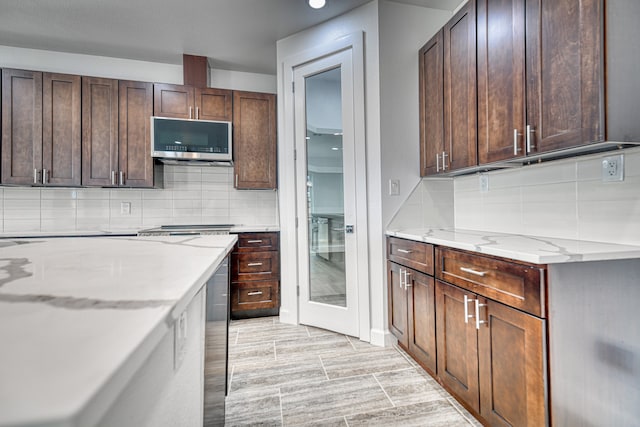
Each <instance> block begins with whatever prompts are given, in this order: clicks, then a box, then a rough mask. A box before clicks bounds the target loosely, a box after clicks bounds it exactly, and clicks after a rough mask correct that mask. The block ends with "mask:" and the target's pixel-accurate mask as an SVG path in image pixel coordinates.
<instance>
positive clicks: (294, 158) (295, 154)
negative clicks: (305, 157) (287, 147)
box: [293, 150, 298, 160]
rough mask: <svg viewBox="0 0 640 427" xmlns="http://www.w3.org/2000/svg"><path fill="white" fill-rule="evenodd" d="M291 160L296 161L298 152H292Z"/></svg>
mask: <svg viewBox="0 0 640 427" xmlns="http://www.w3.org/2000/svg"><path fill="white" fill-rule="evenodd" d="M293 160H298V150H293Z"/></svg>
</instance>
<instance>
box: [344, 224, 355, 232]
mask: <svg viewBox="0 0 640 427" xmlns="http://www.w3.org/2000/svg"><path fill="white" fill-rule="evenodd" d="M344 232H345V233H347V234H353V225H345V226H344Z"/></svg>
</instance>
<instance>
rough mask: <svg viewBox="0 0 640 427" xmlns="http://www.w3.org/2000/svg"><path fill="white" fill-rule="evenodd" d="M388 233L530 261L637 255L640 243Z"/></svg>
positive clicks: (446, 231) (438, 231) (440, 231)
mask: <svg viewBox="0 0 640 427" xmlns="http://www.w3.org/2000/svg"><path fill="white" fill-rule="evenodd" d="M386 234H387V235H388V236H395V237H400V238H403V239H409V240H415V241H418V242H426V243H431V244H434V245H442V246H449V247H452V248H457V249H464V250H468V251H473V252H478V253H482V254H487V255H495V256H499V257H504V258H510V259H514V260H517V261H523V262H529V263H534V264H558V263H569V262H585V261H607V260H616V259H629V258H640V246H632V245H619V244H615V243H600V242H591V241H584V240H570V239H557V238H552V237H536V236H525V235H520V234H505V233H493V232H488V231H474V230H461V229H453V228H407V229H400V230H387V232H386Z"/></svg>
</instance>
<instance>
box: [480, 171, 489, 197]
mask: <svg viewBox="0 0 640 427" xmlns="http://www.w3.org/2000/svg"><path fill="white" fill-rule="evenodd" d="M487 191H489V175H487V174H480V192H481V193H486V192H487Z"/></svg>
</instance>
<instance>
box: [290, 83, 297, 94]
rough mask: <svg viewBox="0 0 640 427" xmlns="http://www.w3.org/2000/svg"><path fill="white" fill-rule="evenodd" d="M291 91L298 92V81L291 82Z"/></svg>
mask: <svg viewBox="0 0 640 427" xmlns="http://www.w3.org/2000/svg"><path fill="white" fill-rule="evenodd" d="M291 92H293V93H296V82H291Z"/></svg>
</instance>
